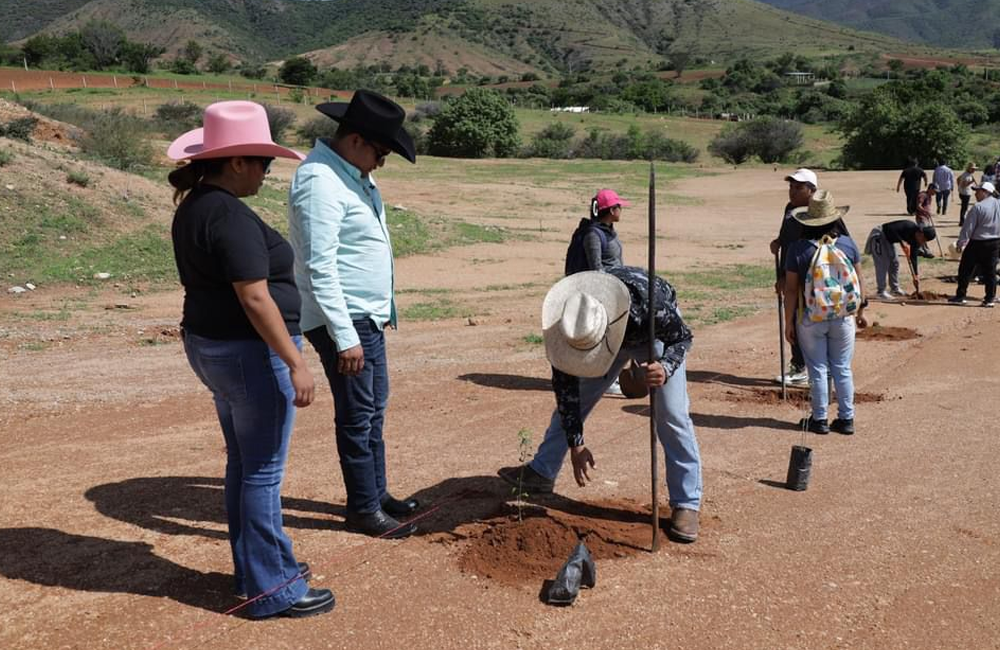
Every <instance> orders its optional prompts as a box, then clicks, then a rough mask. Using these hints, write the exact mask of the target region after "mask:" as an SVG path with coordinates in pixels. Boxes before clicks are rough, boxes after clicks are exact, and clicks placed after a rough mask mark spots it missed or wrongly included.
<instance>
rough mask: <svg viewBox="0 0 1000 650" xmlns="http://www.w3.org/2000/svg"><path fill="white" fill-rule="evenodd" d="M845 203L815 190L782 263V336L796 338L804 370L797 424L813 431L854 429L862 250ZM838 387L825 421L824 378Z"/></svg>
mask: <svg viewBox="0 0 1000 650" xmlns="http://www.w3.org/2000/svg"><path fill="white" fill-rule="evenodd" d="M849 209H850V208H849V207H836V206H835V205H834V203H833V195H832V194H831V193H830V192H829V191H828V190H817V191H816V193H815V194H813V197H812V199H810V201H809V206H808V207H807V208H796V209H795V210H793V212H792V217H793V218H794V219H795V220H797V221H798V222H799V223H800V224H802V238H801V239H799V240H798V241H796V242H795V243H793V244H792V245H791V247H790V248H789V250H788V258H787V260H786V263H785V272H786V274H787V275H786V278H785V304H786V306H787V310H786V311H785V338H787V339H788V341H789V342H794V341H798V343H799V345H800V346H801V348H802V354H803V356H804V357H805V361H806V368H807V369H808V371H809V389H810V393H811V399H812V413H811V415H810V416H809V417H807V418H802V420H800V421H799V426H800V427H802V428H803V429H808V430H809V431H812V432H813V433H821V434H826V433H830V430H831V429H832V430H834V431H836V432H838V433H842V434H844V435H851V434H853V433H854V378H853V375H852V373H851V360H852V359H853V357H854V333H855V326H857V327H865V326H866V325H867V323H866V322H865V319H864V315H863V313H864V308H865V306H866V305H867V300H866V299H863V295H864V291H863V288H862V285H861V273H860V272H859V270H858V267H859V265H860V263H861V254H860V253H859V252H858V247H857V244H855V243H854V241H853V240H852V239H851V238H850V236H849V235H847V234H846V227H845V226H844V222H843V220H842V218H843V216H844V215H845V214H847V211H848V210H849ZM831 375H832V377H833V383H834V385H835V386H836V389H837V418H836V419H835V420H834V421H833V423H832V424H828V423H827V409H828V407H829V401H830V395H829V388H828V376H831Z"/></svg>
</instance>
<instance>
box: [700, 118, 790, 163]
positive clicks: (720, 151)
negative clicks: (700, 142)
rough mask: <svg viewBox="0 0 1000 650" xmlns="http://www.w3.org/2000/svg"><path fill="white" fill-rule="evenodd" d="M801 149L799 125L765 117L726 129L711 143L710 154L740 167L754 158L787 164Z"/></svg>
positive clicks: (709, 146)
mask: <svg viewBox="0 0 1000 650" xmlns="http://www.w3.org/2000/svg"><path fill="white" fill-rule="evenodd" d="M800 146H802V127H801V126H800V125H799V124H798V123H796V122H792V121H790V120H782V119H779V118H776V117H761V118H758V119H756V120H752V121H750V122H742V123H740V124H733V125H730V126H728V127H726V128H725V129H723V130H722V133H720V134H719V135H717V136H716V137H715V138H714V139H713V140H712V142H710V143H709V145H708V150H709V152H710V153H712V155H715V156H718V157H720V158H722V159H723V160H725V161H726V162H728V163H730V164H732V165H739V164H741V163H744V162H746V161H747V160H749V159H750V158H751V157H752V156H757V157H758V158H760V159H761V160H762V161H764V162H766V163H775V162H781V161H786V160H788V158H789V157H790V156H791V155H792V153H793V152H794V151H795V150H796V149H798V148H799V147H800Z"/></svg>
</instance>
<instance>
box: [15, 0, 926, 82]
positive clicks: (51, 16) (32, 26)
mask: <svg viewBox="0 0 1000 650" xmlns="http://www.w3.org/2000/svg"><path fill="white" fill-rule="evenodd" d="M8 1H9V2H10V3H11V4H13V9H12V10H11V13H12V14H14V15H15V16H17V18H16V20H14V21H13V23H12V25H13V26H11V25H5V26H4V30H5V31H4V32H3V34H4V37H5V38H6V39H7V40H14V39H18V38H24V37H25V36H28V35H30V34H31V33H36V32H39V31H46V32H64V31H68V30H73V29H77V28H79V27H80V26H82V25H83V24H85V23H86V22H87V21H89V20H107V21H110V22H113V23H116V24H118V25H119V26H121V27H122V28H123V29H124V30H125V31H126V33H127V34H128V35H129V37H130V38H132V39H133V40H142V41H147V42H152V43H155V44H157V45H162V46H164V47H166V48H167V49H168V55H169V54H170V53H171V52H176V51H177V50H178V49H179V48H180V47H181V46H182V45H183V44H184V43H185V42H186V41H187V40H189V39H195V40H198V41H199V42H201V43H202V45H203V46H205V48H206V49H207V50H209V51H222V52H227V53H230V54H232V55H233V56H234V57H235V58H238V59H254V60H273V59H281V58H285V57H287V56H290V55H293V54H301V53H306V52H308V53H310V54H309V56H310V57H312V58H315V59H317V61H319V62H321V63H325V64H328V65H337V66H341V67H344V66H349V65H354V64H356V63H366V64H371V63H378V62H381V61H386V60H387V61H388V62H389V63H390V64H393V65H399V64H402V63H408V64H412V63H427V64H428V65H430V66H431V67H434V64H435V62H441V63H443V64H444V65H446V66H447V67H449V68H450V69H451V70H455V69H457V67H461V66H463V65H464V66H465V67H468V68H469V69H470V70H471V71H473V72H484V73H490V74H494V73H496V71H497V70H511V71H528V70H534V71H542V72H553V71H555V70H582V69H585V68H587V67H596V68H607V67H611V66H616V65H625V64H627V65H630V66H631V65H634V64H636V63H642V62H645V61H647V60H648V61H653V62H655V61H659V60H662V59H663V58H668V59H679V58H687V59H689V60H690V59H691V57H696V58H700V59H702V60H704V61H715V62H716V63H723V62H727V61H730V60H733V59H735V58H737V57H740V56H767V55H774V54H779V53H782V52H788V51H794V52H797V53H800V54H806V55H828V54H838V53H846V52H848V51H854V52H857V51H861V52H871V53H881V52H885V51H901V50H905V49H906V48H907V46H906V45H904V44H903V43H901V42H899V41H896V40H894V39H891V38H888V37H885V36H880V35H875V34H870V33H861V32H857V31H853V30H850V29H847V28H844V27H842V26H837V25H833V24H831V23H825V22H822V21H818V20H814V19H810V18H805V17H802V16H799V15H795V14H790V13H787V12H784V11H780V10H778V9H775V8H774V7H771V6H768V5H767V4H763V3H761V2H755V1H753V0H534V1H533V2H511V1H509V0H211V1H206V0H90V1H89V2H85V1H83V0H8ZM40 9H44V11H40Z"/></svg>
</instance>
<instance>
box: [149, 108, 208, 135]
mask: <svg viewBox="0 0 1000 650" xmlns="http://www.w3.org/2000/svg"><path fill="white" fill-rule="evenodd" d="M203 112H204V111H203V109H202V108H201V106H198V105H197V104H195V103H194V102H189V101H187V100H181V101H170V102H167V103H166V104H160V105H159V106H157V107H156V113H155V115H154V120H155V122H156V125H157V127H158V128H160V129H162V130H163V133H164V134H165V135H167V136H169V137H171V138H173V137H177V136H178V135H180V134H181V133H184V132H185V131H190V130H191V129H197V128H198V127H199V126H201V118H202V113H203Z"/></svg>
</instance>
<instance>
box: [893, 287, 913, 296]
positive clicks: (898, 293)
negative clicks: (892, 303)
mask: <svg viewBox="0 0 1000 650" xmlns="http://www.w3.org/2000/svg"><path fill="white" fill-rule="evenodd" d="M892 293H893V295H896V296H908V295H910V294H908V293H906V292H905V291H903V290H902V289H893V290H892Z"/></svg>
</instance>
